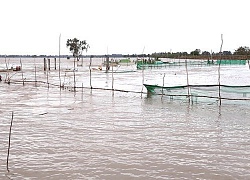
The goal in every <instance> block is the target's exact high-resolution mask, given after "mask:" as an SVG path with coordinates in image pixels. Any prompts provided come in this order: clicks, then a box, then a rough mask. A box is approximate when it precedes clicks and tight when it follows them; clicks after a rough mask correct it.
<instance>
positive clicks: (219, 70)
mask: <svg viewBox="0 0 250 180" xmlns="http://www.w3.org/2000/svg"><path fill="white" fill-rule="evenodd" d="M222 45H223V34H221V46H220V60H219V68H218V84H219V100H220V106H221V93H220V88H221V86H220V64H221V55H222Z"/></svg>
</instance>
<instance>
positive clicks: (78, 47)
mask: <svg viewBox="0 0 250 180" xmlns="http://www.w3.org/2000/svg"><path fill="white" fill-rule="evenodd" d="M66 46H67V47H68V48H69V50H70V51H71V52H72V54H73V57H74V58H76V59H77V61H79V60H80V57H81V55H82V52H83V51H84V50H86V51H87V50H88V48H89V44H88V43H87V42H86V40H83V41H80V40H78V39H77V38H74V39H68V40H67V43H66Z"/></svg>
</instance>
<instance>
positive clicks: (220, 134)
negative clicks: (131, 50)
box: [0, 72, 250, 179]
mask: <svg viewBox="0 0 250 180" xmlns="http://www.w3.org/2000/svg"><path fill="white" fill-rule="evenodd" d="M137 73H138V74H140V73H141V72H135V73H134V74H123V75H122V76H120V75H116V76H114V79H115V88H116V87H119V88H123V87H124V88H127V89H132V88H135V89H136V88H137V89H138V91H140V90H141V86H140V85H139V84H140V83H141V76H138V74H137ZM146 73H147V72H145V76H146V77H151V75H150V73H155V72H150V73H148V74H146ZM41 74H42V73H41ZM51 74H52V73H51ZM38 75H39V74H38ZM39 76H42V75H39ZM95 76H96V77H95ZM97 76H99V82H94V80H97V79H98V78H97ZM106 77H107V74H101V73H96V74H94V75H93V86H94V85H95V84H96V85H97V84H98V85H100V86H101V85H103V87H104V86H105V84H106V83H108V85H107V86H109V87H110V86H111V82H110V79H108V78H111V76H109V77H108V78H107V79H106ZM84 78H85V80H86V84H87V83H88V82H89V79H88V77H87V76H85V77H82V76H79V79H84ZM95 78H96V79H95ZM103 78H104V79H103ZM121 79H122V80H121ZM125 79H131V81H129V82H128V80H125ZM50 80H51V81H52V79H50ZM85 80H83V82H85ZM53 81H57V79H56V78H54V80H53ZM121 81H122V82H121ZM137 82H139V83H137ZM133 83H137V84H136V85H133ZM0 89H1V95H0V101H1V105H2V106H1V109H0V114H1V117H2V118H1V119H0V142H1V146H0V179H9V178H10V179H249V178H250V172H249V165H250V164H249V162H250V154H249V149H250V142H249V136H250V128H249V127H250V121H249V116H250V111H249V109H250V108H249V106H246V105H239V104H232V103H224V104H223V103H222V106H221V107H219V106H218V104H209V103H207V104H206V103H199V102H198V103H194V104H189V103H187V101H176V100H175V99H170V98H168V97H164V98H161V97H160V96H151V97H147V95H146V94H142V96H141V94H137V93H125V92H113V95H112V91H107V90H96V89H92V90H90V89H83V90H81V89H77V92H71V91H68V90H67V89H64V90H60V89H58V88H57V87H50V88H49V89H48V88H47V86H46V85H38V86H35V85H33V84H26V85H25V86H23V85H22V84H10V85H8V84H5V83H3V82H2V83H1V84H0ZM12 111H13V112H14V121H13V127H12V136H11V149H10V160H9V169H10V173H6V156H7V148H8V133H9V125H10V120H11V112H12Z"/></svg>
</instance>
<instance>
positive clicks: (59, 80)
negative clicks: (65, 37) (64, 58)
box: [58, 34, 62, 90]
mask: <svg viewBox="0 0 250 180" xmlns="http://www.w3.org/2000/svg"><path fill="white" fill-rule="evenodd" d="M58 66H59V81H60V90H61V87H62V83H61V34H60V36H59V65H58Z"/></svg>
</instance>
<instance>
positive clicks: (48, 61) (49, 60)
mask: <svg viewBox="0 0 250 180" xmlns="http://www.w3.org/2000/svg"><path fill="white" fill-rule="evenodd" d="M48 66H49V71H50V58H49V59H48Z"/></svg>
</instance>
